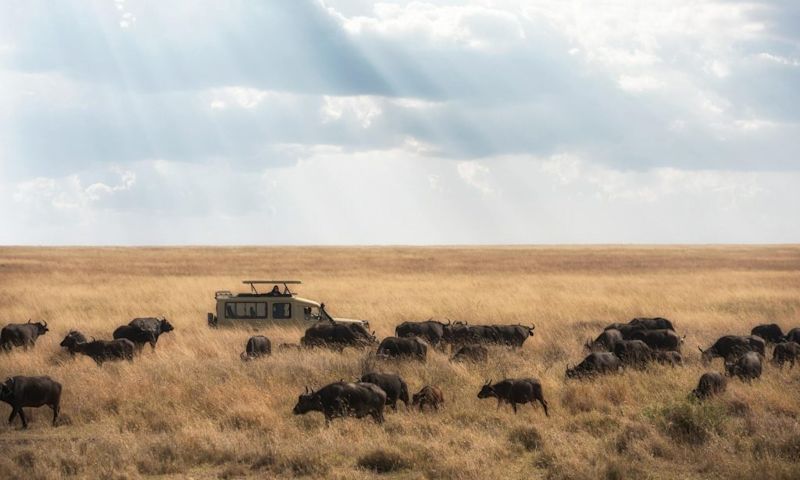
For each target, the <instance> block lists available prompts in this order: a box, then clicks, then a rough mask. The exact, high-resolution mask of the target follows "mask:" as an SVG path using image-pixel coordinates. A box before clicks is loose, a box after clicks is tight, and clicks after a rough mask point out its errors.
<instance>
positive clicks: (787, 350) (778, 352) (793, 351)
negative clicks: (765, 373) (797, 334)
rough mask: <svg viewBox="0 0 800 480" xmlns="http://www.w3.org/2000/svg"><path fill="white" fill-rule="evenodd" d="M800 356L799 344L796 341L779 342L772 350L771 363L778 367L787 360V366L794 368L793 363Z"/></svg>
mask: <svg viewBox="0 0 800 480" xmlns="http://www.w3.org/2000/svg"><path fill="white" fill-rule="evenodd" d="M799 358H800V344H798V343H797V342H781V343H779V344H777V345H775V349H774V350H772V363H773V364H774V365H776V366H778V367H780V368H783V364H784V363H786V362H789V368H790V369H791V368H794V363H795V362H796V361H797V360H798V359H799Z"/></svg>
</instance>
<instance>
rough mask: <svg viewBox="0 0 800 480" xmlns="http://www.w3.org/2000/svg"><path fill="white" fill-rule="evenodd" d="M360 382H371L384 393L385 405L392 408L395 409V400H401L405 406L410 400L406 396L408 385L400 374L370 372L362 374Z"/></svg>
mask: <svg viewBox="0 0 800 480" xmlns="http://www.w3.org/2000/svg"><path fill="white" fill-rule="evenodd" d="M360 381H361V382H366V383H373V384H375V385H377V386H379V387H381V390H383V391H384V392H385V393H386V405H390V406H391V407H392V410H397V401H398V400H400V401H402V402H403V403H404V404H405V405H406V408H408V403H409V402H410V401H411V400H410V399H409V398H408V385H406V382H405V380H403V378H402V377H401V376H400V375H396V374H394V373H378V372H372V373H367V374H366V375H362V376H361V379H360Z"/></svg>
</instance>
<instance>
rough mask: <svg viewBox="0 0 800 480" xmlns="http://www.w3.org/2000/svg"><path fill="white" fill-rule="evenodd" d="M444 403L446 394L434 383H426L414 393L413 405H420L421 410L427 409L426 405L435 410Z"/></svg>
mask: <svg viewBox="0 0 800 480" xmlns="http://www.w3.org/2000/svg"><path fill="white" fill-rule="evenodd" d="M443 404H444V394H443V393H442V390H441V389H440V388H439V387H435V386H433V385H425V386H424V387H422V388H421V389H420V391H419V392H417V393H415V394H414V397H413V398H412V401H411V405H418V406H419V411H420V412H422V411H424V409H425V405H429V406H431V407H433V409H434V410H439V407H440V406H442V405H443Z"/></svg>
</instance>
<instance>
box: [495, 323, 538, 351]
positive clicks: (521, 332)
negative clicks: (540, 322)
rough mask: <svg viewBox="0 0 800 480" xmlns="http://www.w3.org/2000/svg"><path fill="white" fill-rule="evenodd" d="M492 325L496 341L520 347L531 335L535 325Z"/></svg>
mask: <svg viewBox="0 0 800 480" xmlns="http://www.w3.org/2000/svg"><path fill="white" fill-rule="evenodd" d="M493 327H494V329H495V330H496V331H497V333H496V337H497V339H498V340H497V343H500V344H503V345H508V346H510V347H514V348H521V347H522V344H524V343H525V340H527V339H528V337H532V336H533V330H534V329H535V328H536V325H531V326H530V327H529V326H527V325H520V324H516V325H493Z"/></svg>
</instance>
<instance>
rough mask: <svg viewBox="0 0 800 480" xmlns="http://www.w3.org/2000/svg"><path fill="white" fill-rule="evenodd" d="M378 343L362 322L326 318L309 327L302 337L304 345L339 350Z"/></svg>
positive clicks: (301, 341)
mask: <svg viewBox="0 0 800 480" xmlns="http://www.w3.org/2000/svg"><path fill="white" fill-rule="evenodd" d="M376 343H377V340H376V338H375V335H374V334H370V333H369V332H368V331H367V329H366V328H364V326H363V325H361V324H357V323H338V322H330V321H324V320H323V321H320V322H317V323H315V324H314V325H312V326H310V327H308V329H307V330H306V332H305V335H303V338H301V339H300V344H301V345H303V346H304V347H327V348H332V349H334V350H339V351H341V350H343V349H344V348H345V347H355V348H363V347H367V346H369V345H374V344H376Z"/></svg>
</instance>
